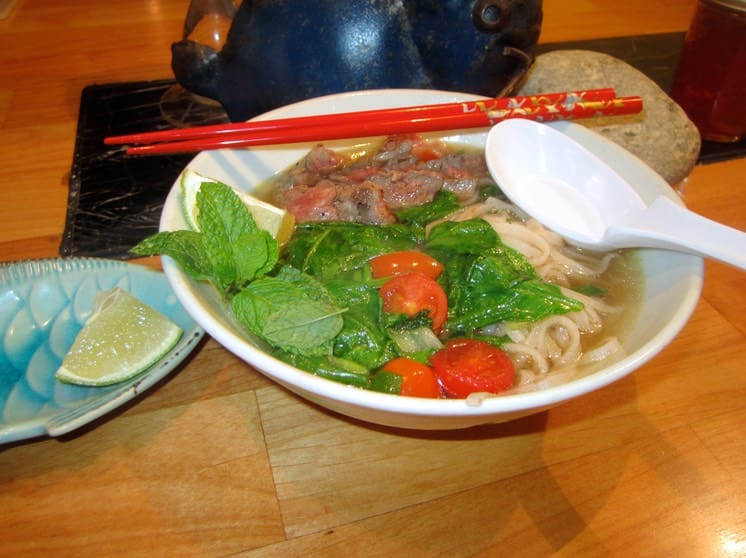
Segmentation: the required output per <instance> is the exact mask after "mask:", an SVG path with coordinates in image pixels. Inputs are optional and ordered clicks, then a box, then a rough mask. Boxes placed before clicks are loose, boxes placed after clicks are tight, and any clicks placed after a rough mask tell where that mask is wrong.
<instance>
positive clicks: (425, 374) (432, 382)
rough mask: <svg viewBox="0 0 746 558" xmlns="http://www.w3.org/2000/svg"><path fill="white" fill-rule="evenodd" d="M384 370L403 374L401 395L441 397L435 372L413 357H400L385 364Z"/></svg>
mask: <svg viewBox="0 0 746 558" xmlns="http://www.w3.org/2000/svg"><path fill="white" fill-rule="evenodd" d="M382 370H386V371H387V372H391V373H393V374H397V375H399V376H401V391H400V392H399V395H409V396H410V397H434V398H439V397H440V384H439V383H438V378H437V377H436V376H435V372H433V369H432V368H430V367H429V366H426V365H424V364H422V363H421V362H417V361H416V360H412V359H411V358H405V357H399V358H395V359H394V360H390V361H389V362H387V363H386V364H384V365H383V368H382Z"/></svg>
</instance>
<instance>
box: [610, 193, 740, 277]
mask: <svg viewBox="0 0 746 558" xmlns="http://www.w3.org/2000/svg"><path fill="white" fill-rule="evenodd" d="M605 240H608V241H609V242H610V243H611V244H613V245H616V246H620V247H621V246H632V245H634V246H641V247H648V248H666V249H670V250H677V251H680V252H687V253H689V254H696V255H698V256H703V257H708V258H714V259H716V260H720V261H722V262H725V263H728V264H730V265H733V266H735V267H738V268H740V269H746V233H744V232H742V231H739V230H737V229H733V228H731V227H727V226H725V225H722V224H720V223H716V222H715V221H712V220H711V219H707V218H705V217H702V216H701V215H698V214H696V213H694V212H693V211H690V210H688V209H686V208H685V207H682V206H680V205H677V204H676V203H674V202H673V201H671V200H670V199H669V198H666V197H664V196H659V197H657V198H656V199H655V200H654V201H653V203H652V204H650V206H648V207H647V209H645V210H644V211H643V212H642V213H640V214H639V215H637V216H636V217H635V218H633V219H631V220H630V221H629V222H628V223H625V224H622V225H615V226H613V227H610V228H609V229H608V230H607V233H606V237H605Z"/></svg>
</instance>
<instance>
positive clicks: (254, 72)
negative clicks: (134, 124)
mask: <svg viewBox="0 0 746 558" xmlns="http://www.w3.org/2000/svg"><path fill="white" fill-rule="evenodd" d="M541 20H542V3H541V0H476V1H475V0H347V1H339V0H314V1H313V2H303V1H298V0H296V1H291V0H244V1H243V3H242V4H241V5H240V6H239V8H238V10H237V11H236V13H235V15H234V17H233V21H232V23H231V26H230V30H229V32H228V35H227V38H226V41H225V44H224V45H223V47H222V49H220V50H219V51H218V50H216V49H215V48H213V47H210V46H208V45H205V44H201V43H198V42H195V41H192V40H188V39H187V40H182V41H179V42H177V43H174V44H173V45H172V67H173V71H174V75H175V77H176V80H177V81H178V82H179V83H180V84H181V85H182V86H184V87H185V88H186V89H187V90H189V91H191V92H193V93H196V94H198V95H202V96H205V97H209V98H211V99H215V100H217V101H219V102H220V103H221V104H222V105H223V107H224V108H225V110H226V112H227V113H228V116H229V118H230V119H231V120H233V121H241V120H246V119H248V118H251V117H253V116H255V115H257V114H259V113H262V112H265V111H267V110H270V109H272V108H275V107H278V106H281V105H286V104H288V103H292V102H295V101H299V100H302V99H307V98H311V97H317V96H320V95H326V94H330V93H339V92H343V91H354V90H362V89H378V88H425V89H444V90H450V91H464V92H470V93H476V94H482V95H486V96H491V97H496V96H502V95H505V94H507V93H509V92H510V90H511V89H512V88H513V87H514V86H515V85H516V83H517V82H518V81H519V80H520V78H521V77H522V76H523V74H524V73H525V72H526V70H527V69H528V67H529V66H530V64H531V63H532V61H533V57H534V49H535V47H536V44H537V42H538V38H539V33H540V29H541Z"/></svg>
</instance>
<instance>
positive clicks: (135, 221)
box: [60, 33, 746, 259]
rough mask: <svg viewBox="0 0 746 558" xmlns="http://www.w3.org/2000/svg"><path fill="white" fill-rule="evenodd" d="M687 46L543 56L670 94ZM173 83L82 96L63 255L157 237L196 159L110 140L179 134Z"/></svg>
mask: <svg viewBox="0 0 746 558" xmlns="http://www.w3.org/2000/svg"><path fill="white" fill-rule="evenodd" d="M683 40H684V35H683V33H666V34H659V35H644V36H638V37H619V38H613V39H599V40H592V41H578V42H571V43H570V42H565V43H552V44H545V45H541V46H540V47H539V52H547V51H549V50H556V49H560V48H561V49H586V50H595V51H598V52H604V53H606V54H610V55H612V56H615V57H617V58H619V59H621V60H625V61H626V62H627V63H629V64H630V65H632V66H634V67H636V68H637V69H639V70H640V71H642V72H643V73H645V74H646V75H647V76H649V77H650V78H651V79H653V80H654V81H655V82H656V83H658V85H660V86H661V88H663V89H664V90H665V91H667V90H668V89H669V87H670V85H671V81H672V80H673V74H674V72H675V69H676V66H677V65H678V60H679V56H680V53H681V47H682V45H683ZM173 84H174V81H173V80H159V81H150V82H126V83H110V84H101V85H89V86H87V87H85V88H84V89H83V92H82V95H81V99H80V113H79V118H78V130H77V138H76V144H75V153H74V156H73V164H72V171H71V174H70V190H69V196H68V206H67V219H66V223H65V231H64V234H63V239H62V243H61V245H60V254H61V255H63V256H98V257H108V258H114V259H128V258H130V257H132V255H131V254H130V253H129V249H130V248H131V247H132V246H134V245H135V244H137V243H138V242H139V241H140V240H142V239H143V238H145V237H147V236H149V235H151V234H153V233H155V232H156V231H157V230H158V221H159V218H160V213H161V209H162V207H163V202H164V201H165V198H166V195H167V194H168V191H169V189H170V188H171V185H172V184H173V182H174V180H175V179H176V177H177V176H178V175H179V172H181V169H182V168H183V167H184V166H185V165H186V164H187V163H188V162H189V161H190V160H191V158H192V155H173V156H162V157H142V158H138V157H125V156H124V155H123V152H122V150H121V148H118V147H116V148H113V147H109V146H105V145H104V144H103V139H104V138H105V137H107V136H110V135H118V134H127V133H132V132H142V131H148V130H159V129H165V128H170V127H173V126H172V125H171V124H169V122H168V121H167V120H166V119H165V118H164V116H163V114H162V113H161V108H160V101H161V98H162V96H163V94H164V93H165V92H166V91H168V90H169V88H170V87H171V86H172V85H173ZM213 116H214V114H211V117H213ZM744 154H746V141H741V142H738V143H734V144H716V143H712V142H704V144H703V146H702V153H701V155H700V162H701V163H709V162H714V161H719V160H724V159H729V158H734V157H742V156H744Z"/></svg>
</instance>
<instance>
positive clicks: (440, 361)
mask: <svg viewBox="0 0 746 558" xmlns="http://www.w3.org/2000/svg"><path fill="white" fill-rule="evenodd" d="M430 364H432V366H433V370H434V371H435V375H436V376H437V377H438V381H439V382H440V385H441V386H442V387H443V391H445V393H446V395H447V396H448V397H457V398H464V397H466V396H468V395H469V394H470V393H474V392H479V391H486V392H488V393H499V392H501V391H503V390H506V389H508V388H509V387H511V386H512V385H513V382H514V381H515V366H514V365H513V361H511V360H510V358H509V357H508V355H506V354H505V353H504V352H503V351H501V350H500V349H499V348H497V347H495V346H494V345H490V344H489V343H486V342H485V341H479V340H477V339H454V340H452V341H448V342H447V343H446V346H445V348H444V349H441V350H439V351H438V352H436V353H435V354H433V355H432V356H431V357H430Z"/></svg>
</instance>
